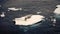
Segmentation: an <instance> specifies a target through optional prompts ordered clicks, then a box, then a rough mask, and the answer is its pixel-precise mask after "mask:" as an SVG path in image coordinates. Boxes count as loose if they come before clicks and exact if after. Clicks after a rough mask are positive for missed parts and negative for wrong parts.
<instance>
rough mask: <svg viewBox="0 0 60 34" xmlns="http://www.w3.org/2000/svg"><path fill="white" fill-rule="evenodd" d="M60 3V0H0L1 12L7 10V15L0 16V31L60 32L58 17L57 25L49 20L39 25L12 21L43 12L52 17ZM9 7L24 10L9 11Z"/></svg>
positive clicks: (16, 33) (6, 33) (7, 33)
mask: <svg viewBox="0 0 60 34" xmlns="http://www.w3.org/2000/svg"><path fill="white" fill-rule="evenodd" d="M59 4H60V0H0V5H1V7H0V14H1V13H2V12H5V15H6V16H5V17H4V18H1V17H0V33H1V34H60V23H59V22H60V20H59V19H57V24H56V26H55V27H53V26H52V24H53V23H52V22H51V21H49V20H46V21H43V22H41V23H42V24H41V25H40V24H39V23H38V24H39V25H38V26H37V27H32V26H31V27H29V26H26V27H24V26H18V25H15V24H14V22H13V21H12V20H13V19H15V18H19V17H21V16H25V15H27V14H36V13H37V12H39V11H40V12H42V13H41V15H44V16H45V17H48V18H49V17H50V16H52V15H53V11H54V9H55V8H56V5H59ZM9 7H17V8H23V10H22V11H16V12H14V11H8V8H9Z"/></svg>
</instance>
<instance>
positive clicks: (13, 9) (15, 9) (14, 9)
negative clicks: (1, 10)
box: [8, 8, 19, 11]
mask: <svg viewBox="0 0 60 34" xmlns="http://www.w3.org/2000/svg"><path fill="white" fill-rule="evenodd" d="M9 10H12V11H17V10H19V9H18V8H8V11H9Z"/></svg>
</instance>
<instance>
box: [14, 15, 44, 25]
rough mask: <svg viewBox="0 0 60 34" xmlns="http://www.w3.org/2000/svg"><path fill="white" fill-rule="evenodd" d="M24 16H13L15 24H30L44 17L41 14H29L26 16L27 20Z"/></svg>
mask: <svg viewBox="0 0 60 34" xmlns="http://www.w3.org/2000/svg"><path fill="white" fill-rule="evenodd" d="M25 18H26V16H24V17H21V18H15V22H16V23H15V24H16V25H32V24H35V23H37V22H39V21H41V20H43V18H45V17H44V16H42V15H32V16H30V18H28V19H27V20H25Z"/></svg>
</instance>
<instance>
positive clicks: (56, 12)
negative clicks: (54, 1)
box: [54, 5, 60, 14]
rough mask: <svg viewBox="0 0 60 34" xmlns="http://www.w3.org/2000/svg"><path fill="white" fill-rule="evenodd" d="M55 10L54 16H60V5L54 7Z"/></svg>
mask: <svg viewBox="0 0 60 34" xmlns="http://www.w3.org/2000/svg"><path fill="white" fill-rule="evenodd" d="M56 7H57V8H56V9H55V10H54V13H55V14H60V5H57V6H56Z"/></svg>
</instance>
